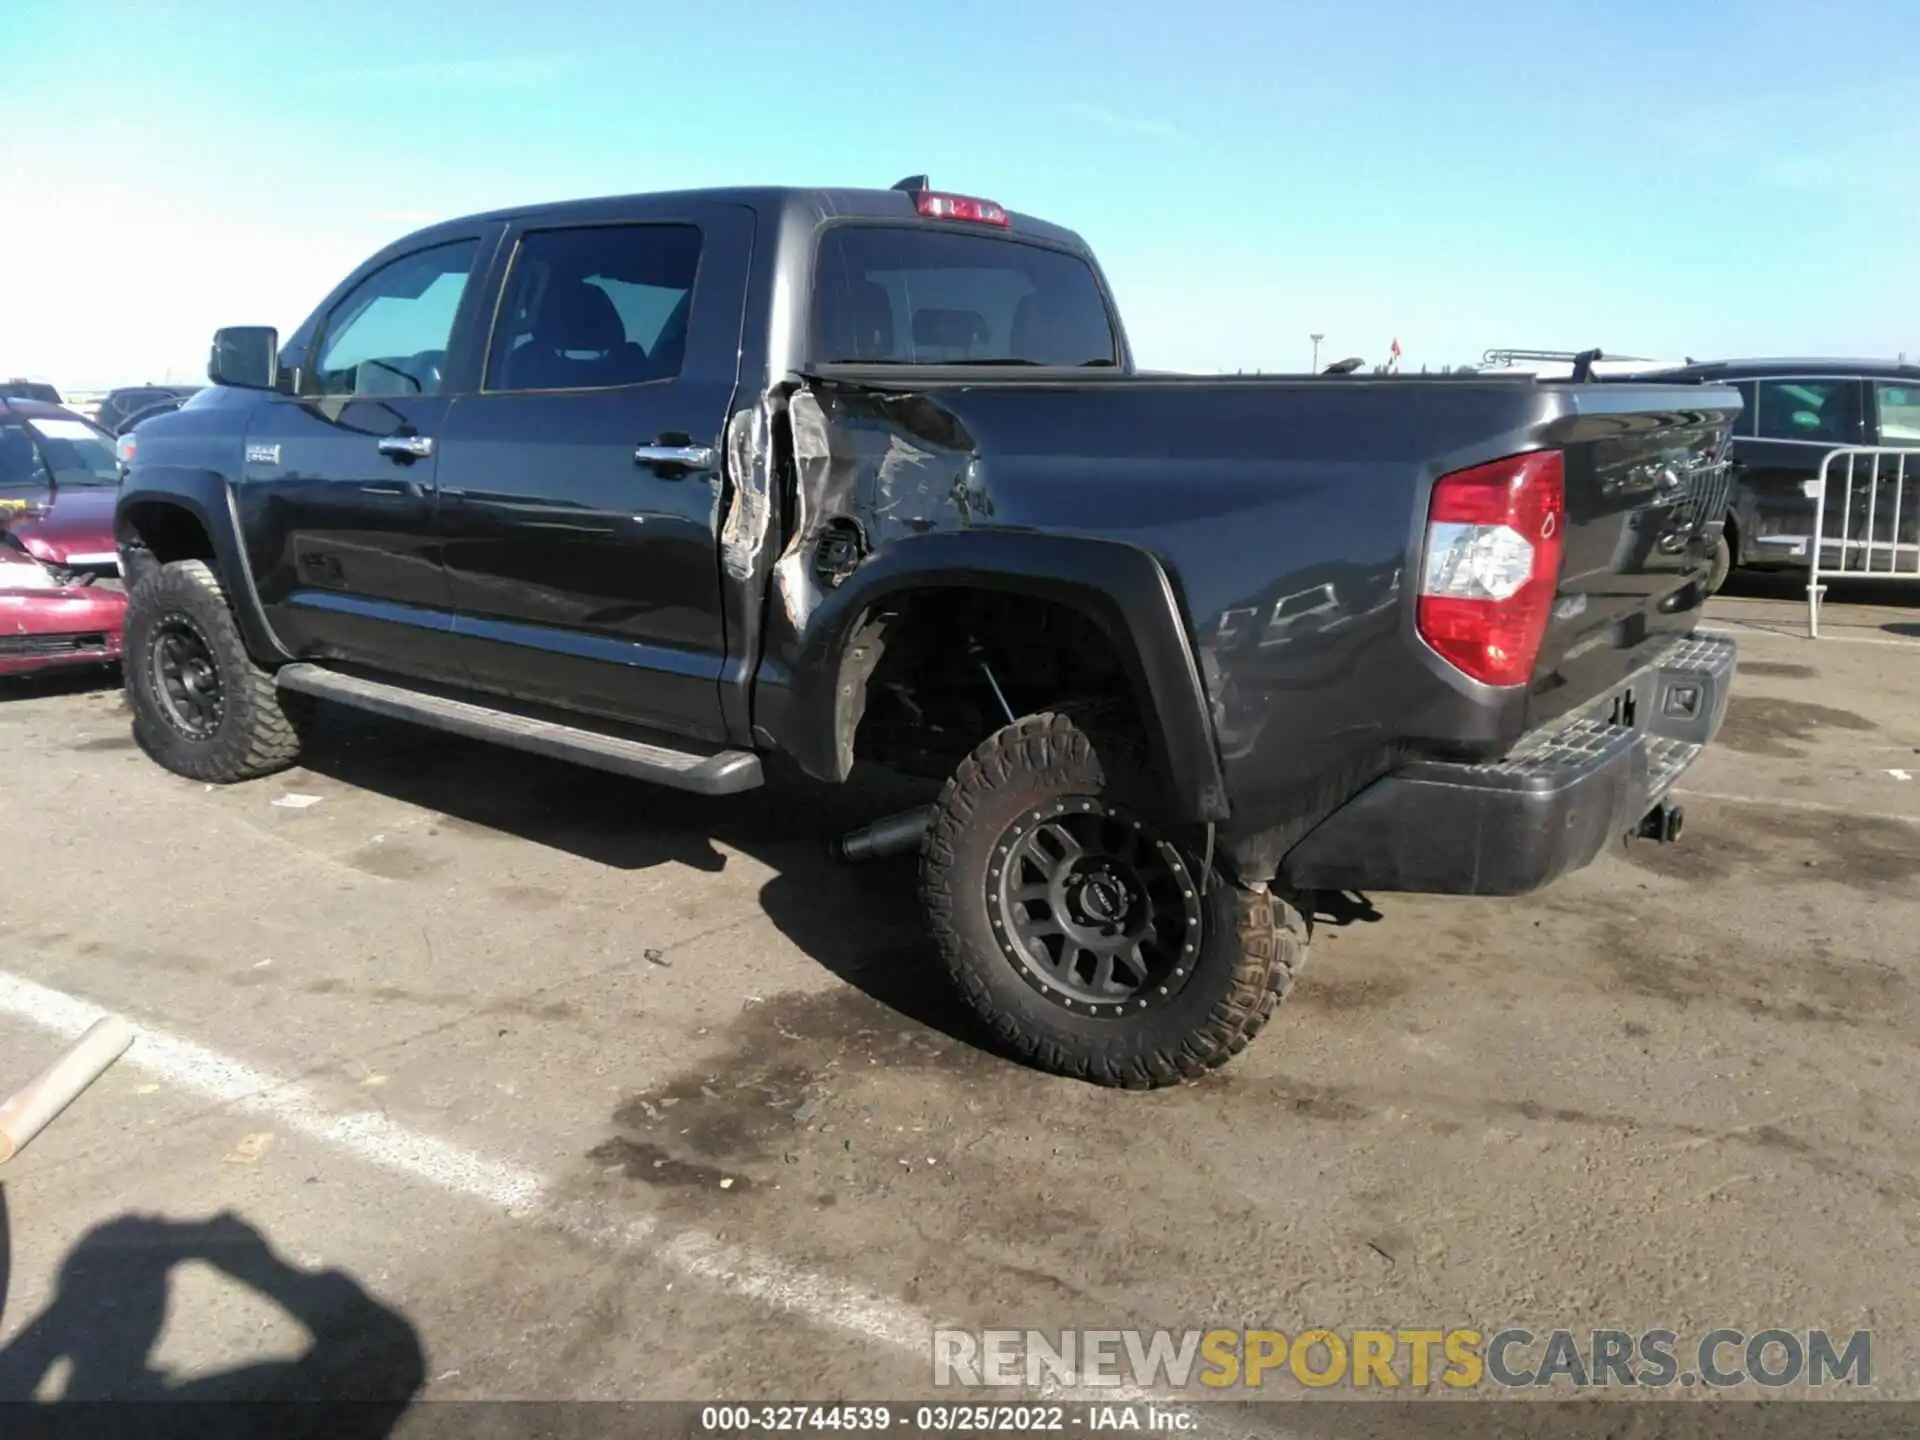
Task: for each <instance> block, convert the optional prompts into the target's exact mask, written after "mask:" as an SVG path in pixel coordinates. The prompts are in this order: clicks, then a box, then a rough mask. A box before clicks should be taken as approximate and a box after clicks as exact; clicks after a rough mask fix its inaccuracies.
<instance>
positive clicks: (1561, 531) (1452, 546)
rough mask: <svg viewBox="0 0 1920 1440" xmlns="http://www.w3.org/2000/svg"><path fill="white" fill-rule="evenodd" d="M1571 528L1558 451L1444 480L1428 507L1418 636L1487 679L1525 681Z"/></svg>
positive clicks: (1461, 667)
mask: <svg viewBox="0 0 1920 1440" xmlns="http://www.w3.org/2000/svg"><path fill="white" fill-rule="evenodd" d="M1566 528H1567V515H1566V474H1565V468H1564V466H1563V464H1562V462H1561V459H1560V452H1559V451H1558V450H1537V451H1534V452H1533V453H1531V454H1527V455H1513V456H1509V457H1508V458H1507V459H1505V460H1495V461H1493V462H1492V463H1491V464H1487V465H1476V466H1475V467H1474V468H1473V469H1471V470H1461V471H1458V472H1456V473H1455V474H1452V475H1444V476H1442V477H1441V478H1440V479H1439V480H1438V481H1437V482H1436V483H1435V484H1434V487H1433V502H1432V504H1431V505H1430V506H1429V508H1428V511H1427V553H1426V558H1425V560H1424V563H1423V564H1422V566H1421V570H1420V611H1419V617H1420V618H1419V624H1420V636H1421V638H1422V639H1423V640H1425V641H1426V642H1427V644H1429V645H1431V646H1432V647H1433V648H1434V649H1435V650H1436V651H1438V652H1439V654H1440V655H1442V656H1443V657H1444V658H1445V659H1446V660H1447V661H1448V662H1449V663H1451V664H1452V665H1453V666H1455V667H1456V668H1457V669H1459V670H1461V671H1462V672H1464V673H1465V674H1467V675H1470V676H1471V677H1472V678H1474V679H1475V680H1478V681H1481V682H1482V683H1483V684H1487V685H1519V684H1522V683H1523V682H1524V681H1526V679H1527V678H1528V677H1529V676H1530V675H1532V673H1533V662H1534V660H1535V658H1536V657H1537V656H1538V655H1539V653H1540V640H1541V637H1542V636H1544V635H1545V634H1546V631H1547V617H1548V616H1549V615H1550V614H1551V613H1552V610H1553V598H1554V593H1555V591H1556V590H1557V589H1558V587H1559V584H1560V557H1561V552H1562V549H1563V547H1564V546H1565V543H1566Z"/></svg>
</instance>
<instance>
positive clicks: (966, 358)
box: [812, 226, 1118, 365]
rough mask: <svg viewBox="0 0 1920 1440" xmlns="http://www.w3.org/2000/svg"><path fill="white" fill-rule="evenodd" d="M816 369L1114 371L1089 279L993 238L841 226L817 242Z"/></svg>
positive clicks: (1108, 329)
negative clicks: (1081, 367) (838, 366)
mask: <svg viewBox="0 0 1920 1440" xmlns="http://www.w3.org/2000/svg"><path fill="white" fill-rule="evenodd" d="M813 294H814V300H813V307H814V308H813V341H812V350H813V358H814V360H815V361H816V362H819V363H822V364H834V363H841V364H867V365H993V364H1002V365H1008V364H1012V365H1112V364H1114V363H1115V361H1116V360H1117V359H1118V353H1117V352H1118V347H1117V346H1116V345H1115V343H1114V335H1113V324H1112V321H1111V320H1110V318H1109V317H1108V315H1107V305H1106V300H1105V299H1104V297H1103V296H1102V295H1101V293H1100V285H1099V282H1098V281H1097V280H1096V279H1095V278H1094V273H1093V267H1092V266H1091V265H1089V264H1087V262H1086V261H1085V260H1083V259H1081V258H1080V257H1079V256H1077V255H1070V254H1068V253H1066V252H1064V251H1060V250H1050V249H1047V248H1046V247H1044V246H1040V245H1027V244H1023V243H1021V242H1019V241H1016V240H1010V239H1004V238H1001V237H1000V236H997V235H969V234H963V233H959V232H955V231H951V230H935V229H931V228H912V227H907V226H843V227H839V228H836V229H832V230H829V231H827V232H826V233H825V234H824V235H822V236H821V238H820V254H819V259H818V261H817V262H816V269H815V272H814V292H813Z"/></svg>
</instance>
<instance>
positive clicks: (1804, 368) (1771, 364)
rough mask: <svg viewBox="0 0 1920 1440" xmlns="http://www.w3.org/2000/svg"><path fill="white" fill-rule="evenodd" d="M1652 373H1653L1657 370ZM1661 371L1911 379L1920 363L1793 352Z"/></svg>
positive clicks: (1689, 375) (1693, 375)
mask: <svg viewBox="0 0 1920 1440" xmlns="http://www.w3.org/2000/svg"><path fill="white" fill-rule="evenodd" d="M1648 373H1649V375H1651V374H1653V373H1654V372H1648ZM1658 374H1659V377H1660V378H1662V379H1665V378H1666V377H1667V376H1669V375H1671V376H1675V377H1681V378H1686V379H1699V380H1721V379H1746V378H1748V377H1753V378H1755V379H1760V378H1764V377H1767V376H1773V375H1791V376H1801V375H1835V376H1847V377H1851V376H1869V377H1884V378H1887V379H1905V380H1911V379H1913V378H1914V377H1916V376H1920V365H1911V364H1903V363H1902V362H1900V361H1898V360H1843V359H1836V358H1834V357H1833V356H1823V357H1812V358H1800V359H1795V358H1793V357H1790V356H1789V357H1775V358H1771V359H1759V360H1702V361H1697V362H1696V363H1694V364H1692V365H1685V366H1680V367H1678V368H1676V369H1673V370H1666V371H1660V372H1658Z"/></svg>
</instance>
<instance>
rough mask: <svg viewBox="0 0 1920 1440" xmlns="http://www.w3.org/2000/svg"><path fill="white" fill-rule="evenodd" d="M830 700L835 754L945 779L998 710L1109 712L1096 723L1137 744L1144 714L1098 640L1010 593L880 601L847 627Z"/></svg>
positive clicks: (1064, 610) (1071, 610) (1107, 646)
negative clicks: (1090, 705) (836, 717)
mask: <svg viewBox="0 0 1920 1440" xmlns="http://www.w3.org/2000/svg"><path fill="white" fill-rule="evenodd" d="M989 677H991V678H989ZM996 687H997V690H998V693H996ZM839 691H840V700H841V705H840V707H839V708H840V722H841V741H842V746H843V751H844V752H847V753H849V755H850V758H852V759H865V760H871V761H874V762H875V763H877V764H882V765H887V766H890V767H892V768H895V769H899V770H905V771H908V772H910V773H914V774H926V775H934V776H945V775H947V774H950V773H951V772H952V771H953V769H954V767H955V766H956V765H958V764H959V762H960V761H961V760H962V759H964V758H965V757H966V755H967V754H968V753H969V752H971V751H972V750H973V748H974V747H975V746H976V745H978V744H979V743H980V742H981V741H982V740H984V739H985V738H986V737H987V736H988V735H991V734H992V733H993V732H994V731H995V730H998V729H999V728H1000V727H1001V726H1002V725H1004V724H1006V723H1007V711H1008V710H1011V711H1012V712H1013V715H1014V716H1015V717H1016V718H1017V717H1019V716H1022V715H1029V714H1034V713H1036V712H1038V711H1042V710H1047V709H1052V708H1056V707H1059V706H1061V705H1063V704H1068V703H1073V704H1081V703H1085V702H1094V701H1101V702H1110V703H1107V704H1103V705H1102V713H1103V716H1105V717H1109V718H1108V723H1117V724H1119V725H1121V726H1130V727H1131V728H1132V729H1133V730H1134V731H1135V733H1136V735H1138V736H1140V737H1144V734H1145V717H1146V713H1147V710H1146V707H1145V706H1144V705H1143V704H1142V703H1141V700H1140V697H1139V695H1138V694H1137V693H1136V690H1135V687H1134V684H1133V681H1132V678H1131V672H1130V671H1129V668H1128V666H1127V664H1126V661H1125V659H1124V657H1123V656H1122V655H1121V653H1120V651H1119V650H1118V648H1117V647H1116V646H1115V644H1114V641H1113V640H1112V638H1111V637H1110V636H1109V635H1108V633H1107V631H1106V630H1105V629H1103V628H1102V627H1101V625H1100V624H1099V623H1098V622H1097V621H1096V620H1094V619H1093V618H1092V617H1091V616H1089V615H1087V614H1086V613H1084V612H1083V611H1081V610H1079V609H1076V608H1075V607H1074V606H1072V605H1069V604H1066V603H1064V602H1062V601H1059V600H1054V599H1046V598H1041V597H1038V596H1032V595H1024V594H1020V593H1017V592H1006V591H1000V590H986V589H978V590H973V589H951V588H944V589H938V590H915V591H908V592H905V593H903V594H898V595H890V596H888V597H887V598H886V599H885V600H884V601H883V602H881V603H880V604H879V605H878V606H876V607H875V608H874V609H873V610H872V611H870V612H869V613H868V614H867V615H866V616H865V617H864V618H863V619H862V621H861V623H860V624H859V625H858V626H857V627H856V628H855V633H854V639H853V643H852V644H851V645H850V646H849V647H848V650H847V655H846V658H845V660H844V661H843V664H842V669H841V683H840V686H839ZM1003 696H1004V698H1005V706H1004V708H1003V707H1002V697H1003Z"/></svg>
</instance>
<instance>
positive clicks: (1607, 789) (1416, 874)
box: [1280, 635, 1735, 895]
mask: <svg viewBox="0 0 1920 1440" xmlns="http://www.w3.org/2000/svg"><path fill="white" fill-rule="evenodd" d="M1734 669H1735V650H1734V644H1733V642H1732V641H1731V640H1728V639H1723V638H1721V637H1719V636H1704V635H1701V636H1693V637H1690V638H1688V639H1685V640H1681V641H1678V642H1676V643H1675V644H1674V645H1672V646H1671V647H1669V648H1668V649H1667V650H1666V651H1665V652H1663V653H1662V654H1661V655H1660V657H1659V658H1658V659H1656V660H1655V661H1654V662H1653V663H1651V664H1650V665H1648V666H1646V667H1645V668H1644V669H1642V670H1639V671H1638V672H1636V673H1635V674H1634V675H1632V676H1630V677H1629V678H1628V679H1627V680H1626V681H1625V682H1624V683H1623V684H1622V685H1620V686H1619V687H1618V688H1616V689H1615V690H1613V691H1611V692H1609V693H1608V694H1607V695H1605V696H1602V697H1601V698H1600V699H1599V700H1598V701H1596V702H1595V703H1594V704H1593V705H1592V706H1589V707H1588V708H1587V709H1585V710H1584V711H1582V712H1580V713H1579V714H1578V715H1576V716H1574V717H1572V718H1570V719H1562V720H1559V721H1556V722H1555V723H1554V725H1553V726H1552V727H1551V728H1549V729H1545V730H1537V731H1535V732H1533V733H1532V734H1531V735H1528V736H1526V737H1524V738H1523V739H1522V740H1521V741H1520V742H1519V743H1518V744H1517V745H1515V747H1514V748H1513V750H1512V751H1511V752H1510V753H1509V754H1508V755H1507V756H1506V758H1505V759H1502V760H1499V761H1494V762H1489V763H1486V764H1479V765H1461V764H1446V763H1441V762H1435V761H1418V762H1415V763H1413V764H1409V765H1406V766H1403V767H1402V768H1400V769H1398V770H1396V771H1394V772H1393V773H1392V774H1390V775H1387V776H1385V777H1384V778H1382V779H1380V780H1377V781H1375V782H1374V783H1373V784H1372V785H1369V786H1368V787H1367V788H1366V789H1365V790H1362V791H1361V792H1360V793H1359V794H1358V795H1356V796H1355V797H1354V798H1353V799H1352V800H1350V801H1349V802H1348V803H1347V804H1346V805H1344V806H1343V807H1341V808H1340V809H1339V810H1336V811H1335V812H1334V813H1333V814H1332V815H1330V816H1329V817H1328V818H1327V819H1326V820H1324V821H1323V822H1321V824H1320V825H1319V826H1317V827H1316V828H1315V829H1314V830H1313V831H1312V832H1311V833H1310V834H1308V835H1307V836H1306V838H1305V839H1303V840H1302V841H1301V842H1300V843H1299V844H1298V845H1297V846H1295V847H1294V848H1293V850H1291V851H1290V852H1289V853H1288V854H1287V856H1286V859H1285V860H1284V861H1283V862H1282V863H1281V867H1280V876H1281V879H1282V881H1283V882H1284V883H1285V884H1286V885H1287V886H1288V887H1290V888H1292V889H1296V890H1366V891H1394V890H1400V891H1419V892H1424V893H1428V894H1443V895H1519V894H1524V893H1525V892H1527V891H1529V890H1537V889H1539V888H1540V887H1541V886H1543V885H1546V884H1549V883H1551V882H1552V881H1554V880H1556V879H1558V878H1559V877H1560V876H1562V875H1565V874H1567V873H1568V872H1569V871H1573V870H1578V869H1579V868H1580V867H1581V866H1583V865H1586V864H1588V863H1589V862H1591V861H1592V860H1593V858H1594V857H1595V856H1596V855H1598V854H1599V853H1600V851H1601V850H1602V849H1603V848H1604V847H1605V846H1607V845H1608V844H1609V843H1611V842H1612V841H1614V840H1617V839H1619V838H1620V837H1622V836H1624V835H1626V834H1628V833H1629V832H1630V831H1632V830H1633V829H1634V828H1635V827H1636V826H1637V825H1638V824H1639V822H1640V820H1641V818H1642V817H1643V816H1645V815H1646V814H1647V812H1648V811H1649V810H1651V809H1653V808H1654V806H1656V805H1657V804H1658V803H1659V802H1660V801H1661V800H1662V799H1663V798H1664V797H1665V795H1666V794H1667V792H1668V791H1669V790H1671V789H1672V788H1673V786H1674V784H1675V783H1676V782H1677V781H1678V780H1679V778H1680V776H1681V774H1682V772H1684V771H1685V770H1686V768H1687V767H1688V766H1689V765H1691V764H1692V763H1693V761H1694V759H1695V757H1696V756H1698V755H1699V753H1700V751H1701V750H1702V749H1704V748H1705V747H1706V745H1707V743H1708V742H1709V741H1711V740H1712V739H1713V737H1714V735H1715V734H1717V733H1718V731H1719V729H1720V723H1721V721H1722V720H1723V719H1724V718H1725V717H1726V710H1727V699H1728V696H1729V694H1730V693H1731V691H1732V688H1733V675H1734Z"/></svg>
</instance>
